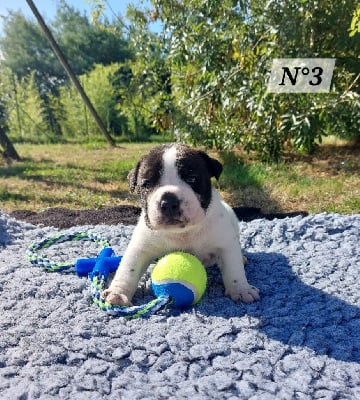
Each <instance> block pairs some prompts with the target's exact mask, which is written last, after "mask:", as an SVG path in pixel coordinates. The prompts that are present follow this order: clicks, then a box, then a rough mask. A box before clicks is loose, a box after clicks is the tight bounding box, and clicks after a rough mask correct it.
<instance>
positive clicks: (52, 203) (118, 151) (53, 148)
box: [0, 143, 360, 214]
mask: <svg viewBox="0 0 360 400" xmlns="http://www.w3.org/2000/svg"><path fill="white" fill-rule="evenodd" d="M151 147H153V144H151V143H146V144H121V146H119V147H116V148H109V147H107V146H106V145H104V144H101V143H98V144H92V145H79V144H64V145H59V144H57V145H17V146H16V148H17V151H18V152H19V154H20V156H21V157H22V161H21V162H15V163H12V164H11V165H7V164H5V162H2V163H0V202H1V206H0V207H1V208H2V209H3V210H5V211H6V212H11V211H14V210H17V209H28V210H34V211H41V210H44V209H46V208H49V207H68V208H75V209H81V208H90V209H96V208H101V207H106V206H114V205H122V204H137V199H136V196H135V195H134V194H130V193H129V190H128V185H127V181H126V177H127V174H128V172H129V170H130V169H131V168H133V167H134V166H135V164H136V162H137V161H138V160H139V158H140V156H141V155H143V154H145V153H146V152H147V151H148V150H149V149H150V148H151ZM211 155H212V156H214V157H216V158H218V159H219V160H220V161H222V162H223V164H224V171H223V174H222V175H221V177H220V180H219V182H218V183H215V185H216V187H217V188H218V190H219V191H220V192H221V194H222V195H223V197H224V198H225V200H226V201H228V202H229V203H230V204H231V205H232V206H249V207H260V208H261V209H262V210H263V211H264V212H278V211H299V210H305V211H308V212H310V213H318V212H322V211H328V212H338V213H347V214H349V213H359V212H360V201H359V199H360V193H359V190H360V189H359V188H360V174H359V172H360V171H359V168H360V166H359V162H358V161H359V149H358V148H357V147H354V146H350V145H341V146H324V147H322V148H320V149H319V150H318V152H317V153H316V154H315V155H313V156H311V157H310V156H301V157H299V156H297V157H295V156H294V155H289V157H288V160H287V161H286V162H283V163H280V164H261V163H258V162H256V160H254V159H252V158H251V157H250V156H247V155H245V154H243V153H242V152H240V151H234V152H231V153H230V152H214V151H213V152H211ZM0 161H1V160H0Z"/></svg>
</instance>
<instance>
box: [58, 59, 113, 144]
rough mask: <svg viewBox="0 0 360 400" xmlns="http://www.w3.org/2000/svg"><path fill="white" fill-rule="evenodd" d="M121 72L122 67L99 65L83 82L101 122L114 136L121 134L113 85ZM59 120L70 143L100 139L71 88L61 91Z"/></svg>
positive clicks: (84, 76) (82, 78) (90, 119)
mask: <svg viewBox="0 0 360 400" xmlns="http://www.w3.org/2000/svg"><path fill="white" fill-rule="evenodd" d="M118 68H119V65H118V64H113V65H109V66H106V67H104V66H102V65H96V66H95V68H94V69H93V70H92V71H90V72H89V73H88V74H85V75H81V76H80V78H79V79H80V82H81V84H82V86H83V87H84V89H85V91H86V92H87V95H88V96H89V98H90V100H91V102H92V103H93V105H94V107H95V109H96V110H97V112H98V114H99V116H100V118H101V119H102V120H103V122H104V124H105V126H106V127H107V129H108V130H109V131H112V132H113V133H118V132H117V129H118V126H117V125H116V124H115V121H116V117H117V116H116V94H115V91H114V88H113V86H112V84H111V76H112V75H113V74H114V73H115V71H116V70H117V69H118ZM113 114H115V115H113ZM56 118H57V120H58V121H59V123H60V125H61V128H62V134H63V136H64V138H65V139H67V140H78V139H80V138H83V139H87V140H89V141H90V140H91V139H94V138H96V137H97V136H99V135H100V133H99V131H98V127H97V125H96V123H95V121H94V120H93V119H92V118H91V116H90V115H89V111H88V110H87V108H86V106H85V104H84V103H83V102H82V100H81V97H80V95H79V94H78V92H77V91H76V89H75V88H74V86H73V85H71V84H67V85H64V86H62V87H60V90H59V102H58V105H57V108H56Z"/></svg>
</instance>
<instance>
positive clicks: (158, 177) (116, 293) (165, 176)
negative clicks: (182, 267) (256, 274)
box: [103, 144, 259, 305]
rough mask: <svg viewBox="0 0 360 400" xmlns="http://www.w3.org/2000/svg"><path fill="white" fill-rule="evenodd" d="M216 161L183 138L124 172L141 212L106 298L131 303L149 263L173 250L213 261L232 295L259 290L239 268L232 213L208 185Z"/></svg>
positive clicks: (253, 296) (248, 296)
mask: <svg viewBox="0 0 360 400" xmlns="http://www.w3.org/2000/svg"><path fill="white" fill-rule="evenodd" d="M221 172H222V165H221V164H220V162H219V161H217V160H215V159H212V158H210V157H209V156H208V155H207V154H206V153H205V152H203V151H200V150H196V149H193V148H191V147H189V146H186V145H183V144H167V145H162V146H158V147H155V148H154V149H152V150H151V151H150V153H149V154H147V155H146V156H144V157H142V159H141V160H140V161H139V163H138V164H137V166H136V167H135V168H134V169H133V170H132V171H131V172H130V173H129V175H128V180H129V184H130V190H131V191H132V192H134V191H135V190H136V191H137V193H138V194H139V197H140V201H141V205H142V213H141V216H140V219H139V222H138V224H137V226H136V227H135V230H134V233H133V236H132V238H131V241H130V243H129V245H128V248H127V249H126V251H125V254H124V256H123V258H122V261H121V265H120V268H119V269H118V270H117V272H116V275H115V277H114V279H113V281H112V282H111V285H110V287H109V288H108V289H106V290H105V291H104V292H103V296H104V297H105V298H106V300H107V301H108V302H109V303H111V304H119V305H131V300H132V297H133V295H134V293H135V291H136V289H137V286H138V283H139V280H140V278H141V276H142V274H143V273H144V271H145V270H146V269H147V267H148V266H149V264H150V263H151V262H152V261H154V260H155V259H157V258H159V257H161V256H163V255H165V254H167V253H171V252H173V251H184V252H188V253H191V254H193V255H195V256H196V257H198V258H199V259H200V260H201V261H202V262H203V264H204V265H205V266H209V265H214V264H215V263H217V264H218V265H219V267H220V270H221V273H222V278H223V282H224V286H225V294H226V295H227V296H229V297H230V298H231V299H232V300H234V301H238V300H242V301H244V302H245V303H251V302H253V301H254V300H258V299H259V290H258V289H257V288H255V287H254V286H251V285H249V283H248V281H247V279H246V276H245V271H244V263H243V256H242V253H241V247H240V242H239V224H238V220H237V218H236V215H235V213H234V212H233V210H232V209H231V207H230V206H228V205H227V204H226V203H225V202H224V201H222V200H221V199H220V196H219V194H218V193H217V192H216V190H215V189H214V188H212V186H211V178H212V177H215V178H216V179H218V178H219V176H220V174H221Z"/></svg>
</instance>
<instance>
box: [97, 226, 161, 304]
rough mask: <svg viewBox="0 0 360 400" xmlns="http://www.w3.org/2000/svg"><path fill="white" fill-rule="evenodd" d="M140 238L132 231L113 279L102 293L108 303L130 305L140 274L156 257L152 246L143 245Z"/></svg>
mask: <svg viewBox="0 0 360 400" xmlns="http://www.w3.org/2000/svg"><path fill="white" fill-rule="evenodd" d="M140 239H141V236H139V235H137V234H135V232H134V234H133V237H132V239H131V241H130V243H129V245H128V248H127V249H126V251H125V254H124V256H123V258H122V260H121V263H120V266H119V268H118V269H117V271H116V274H115V276H114V279H113V280H112V282H111V284H110V286H109V288H108V289H106V290H104V291H103V293H102V295H103V297H104V298H105V299H106V301H107V302H109V303H110V304H117V305H124V306H128V305H131V300H132V298H133V296H134V293H135V291H136V289H137V287H138V284H139V280H140V278H141V276H142V275H143V273H144V271H145V270H146V268H147V267H148V266H149V264H150V263H151V261H153V259H154V258H155V257H156V253H154V251H152V250H153V249H152V247H151V246H146V245H144V243H143V242H142V241H141V240H140ZM142 239H144V238H143V237H142ZM145 241H146V240H145Z"/></svg>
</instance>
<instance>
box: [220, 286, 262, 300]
mask: <svg viewBox="0 0 360 400" xmlns="http://www.w3.org/2000/svg"><path fill="white" fill-rule="evenodd" d="M225 295H226V296H228V297H230V298H231V300H233V301H239V300H241V301H243V302H244V303H252V302H254V301H256V300H260V291H259V289H257V288H256V287H255V286H250V285H246V286H234V287H232V288H230V289H226V290H225Z"/></svg>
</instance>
